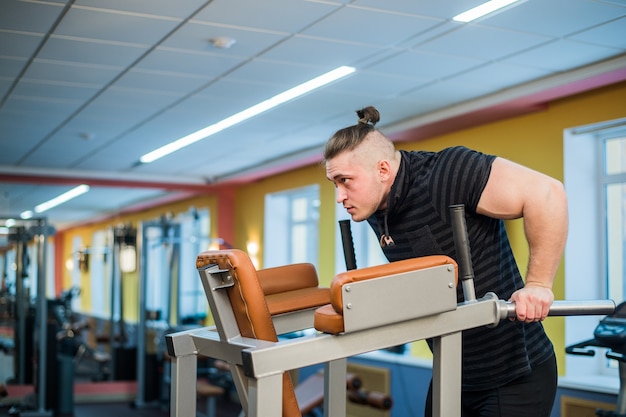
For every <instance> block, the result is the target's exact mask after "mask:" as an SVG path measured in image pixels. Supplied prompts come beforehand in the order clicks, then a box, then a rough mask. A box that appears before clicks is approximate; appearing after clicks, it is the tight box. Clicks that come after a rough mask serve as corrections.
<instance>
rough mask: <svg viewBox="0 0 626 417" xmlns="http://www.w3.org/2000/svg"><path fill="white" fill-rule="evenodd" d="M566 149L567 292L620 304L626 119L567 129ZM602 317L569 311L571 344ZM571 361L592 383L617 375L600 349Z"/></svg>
mask: <svg viewBox="0 0 626 417" xmlns="http://www.w3.org/2000/svg"><path fill="white" fill-rule="evenodd" d="M563 151H564V153H563V154H564V168H565V169H564V183H565V188H566V190H567V194H568V206H569V236H568V241H567V245H566V249H565V277H566V279H565V298H566V299H568V300H577V299H579V300H580V299H590V298H598V299H602V298H611V299H613V300H615V302H616V303H618V304H619V303H620V302H622V301H624V300H626V294H625V291H624V280H625V279H626V275H625V269H624V258H625V255H626V252H625V250H624V247H625V245H624V242H625V240H626V229H625V220H626V163H625V161H626V119H622V120H614V121H610V122H606V123H602V124H598V125H592V126H582V127H577V128H573V129H568V130H566V131H565V134H564V146H563ZM598 320H599V318H598V317H597V316H590V317H567V318H566V319H565V323H566V328H565V343H566V345H570V344H573V343H577V342H581V341H584V340H588V339H591V338H592V337H593V332H594V329H595V327H596V326H597V324H598ZM566 366H567V368H566V369H567V377H568V378H579V379H581V380H582V381H585V383H587V384H589V383H591V384H593V383H594V381H597V383H598V384H599V385H611V384H615V383H616V381H618V380H617V377H616V376H617V371H616V369H615V364H613V363H611V361H608V360H607V359H606V358H605V356H604V352H603V351H601V350H598V353H596V355H595V356H594V357H582V356H576V355H566ZM607 376H608V377H610V378H605V379H604V380H603V377H607ZM610 381H612V382H610Z"/></svg>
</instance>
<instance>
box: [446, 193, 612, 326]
mask: <svg viewBox="0 0 626 417" xmlns="http://www.w3.org/2000/svg"><path fill="white" fill-rule="evenodd" d="M449 210H450V221H451V223H452V234H453V238H454V247H455V249H456V252H457V257H458V259H457V260H456V261H457V263H458V265H459V275H460V278H461V282H462V284H463V293H464V295H465V301H466V302H472V301H475V300H476V296H475V294H474V270H473V268H472V257H471V252H470V244H469V237H468V234H467V226H466V224H465V206H464V205H463V204H455V205H451V206H450V207H449ZM494 296H495V295H494ZM495 297H496V298H497V296H495ZM498 310H499V315H500V320H504V319H507V318H514V317H515V316H516V313H515V303H512V302H507V301H503V300H500V303H499V306H498ZM614 312H615V301H613V300H579V301H564V300H558V301H554V302H553V303H552V305H551V306H550V311H549V312H548V316H553V317H554V316H594V315H608V314H613V313H614Z"/></svg>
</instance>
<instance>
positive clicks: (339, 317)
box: [314, 255, 458, 334]
mask: <svg viewBox="0 0 626 417" xmlns="http://www.w3.org/2000/svg"><path fill="white" fill-rule="evenodd" d="M441 265H453V266H454V271H455V274H454V277H455V285H457V284H458V267H457V264H456V262H455V261H454V259H452V258H449V257H447V256H444V255H433V256H425V257H421V258H411V259H406V260H403V261H397V262H391V263H389V264H385V265H377V266H371V267H368V268H362V269H353V270H351V271H347V272H343V273H341V274H338V275H336V276H335V278H333V281H332V282H331V284H330V304H327V305H325V306H323V307H320V308H318V309H317V310H315V317H314V327H315V328H316V329H317V330H319V331H321V332H324V333H330V334H339V333H342V332H344V330H345V327H344V321H343V299H342V294H343V293H342V287H343V286H344V285H345V284H349V283H351V282H357V281H364V280H367V279H373V278H380V277H384V276H389V275H396V274H401V273H404V272H410V271H416V270H419V269H426V268H432V267H435V266H441ZM373 307H374V308H375V306H373Z"/></svg>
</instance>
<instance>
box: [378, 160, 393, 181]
mask: <svg viewBox="0 0 626 417" xmlns="http://www.w3.org/2000/svg"><path fill="white" fill-rule="evenodd" d="M376 168H377V169H378V177H379V178H380V180H381V182H385V181H388V180H389V178H390V177H391V164H389V161H387V160H386V159H381V160H380V161H378V164H377V166H376Z"/></svg>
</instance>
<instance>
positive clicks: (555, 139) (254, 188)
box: [63, 83, 626, 374]
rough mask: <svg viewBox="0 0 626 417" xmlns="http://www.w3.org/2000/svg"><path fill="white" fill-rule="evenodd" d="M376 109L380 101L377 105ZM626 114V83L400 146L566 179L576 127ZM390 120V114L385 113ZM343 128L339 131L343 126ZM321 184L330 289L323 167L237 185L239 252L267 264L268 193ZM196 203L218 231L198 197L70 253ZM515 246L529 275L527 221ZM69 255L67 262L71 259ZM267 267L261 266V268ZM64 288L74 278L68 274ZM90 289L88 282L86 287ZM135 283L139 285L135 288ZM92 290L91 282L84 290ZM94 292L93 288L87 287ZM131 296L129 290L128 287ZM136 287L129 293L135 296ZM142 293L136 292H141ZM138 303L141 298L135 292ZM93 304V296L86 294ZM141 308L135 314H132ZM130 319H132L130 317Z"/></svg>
mask: <svg viewBox="0 0 626 417" xmlns="http://www.w3.org/2000/svg"><path fill="white" fill-rule="evenodd" d="M374 104H375V103H374ZM625 116H626V83H620V84H617V85H613V86H609V87H605V88H602V89H598V90H595V91H591V92H588V93H584V94H580V95H577V96H573V97H570V98H566V99H562V100H558V101H555V102H552V103H550V106H549V107H548V108H546V109H544V110H541V111H538V112H536V113H532V114H527V115H523V116H519V117H515V118H510V119H507V120H502V121H499V122H495V123H489V124H486V125H482V126H478V127H474V128H470V129H465V130H463V131H460V132H454V133H450V134H446V135H441V136H438V137H434V138H431V139H428V140H423V141H420V142H404V143H401V144H398V148H400V149H424V150H438V149H442V148H445V147H448V146H452V145H464V146H468V147H471V148H475V149H477V150H480V151H483V152H486V153H492V154H496V155H499V156H502V157H505V158H508V159H511V160H513V161H516V162H518V163H521V164H524V165H527V166H529V167H531V168H534V169H536V170H538V171H541V172H544V173H546V174H548V175H550V176H553V177H555V178H558V179H560V180H562V179H563V130H564V129H566V128H569V127H574V126H580V125H585V124H589V123H595V122H600V121H605V120H611V119H617V118H621V117H625ZM383 120H384V115H383ZM341 127H343V126H337V128H338V129H339V128H341ZM315 183H317V184H320V194H321V195H320V198H321V205H320V248H319V254H320V260H319V271H318V272H319V275H320V281H321V283H322V284H324V285H327V284H328V283H329V282H330V280H331V278H332V276H333V274H334V253H335V239H334V234H335V229H336V227H338V226H337V223H336V221H335V215H334V213H335V204H336V203H335V194H334V188H333V186H332V184H330V183H329V182H328V181H327V180H326V179H325V175H324V170H323V167H322V166H321V165H319V164H316V165H312V166H308V167H304V168H300V169H297V170H293V171H290V172H288V173H282V174H279V175H275V176H272V177H270V178H266V179H264V180H260V181H257V182H254V183H251V184H246V185H242V186H238V187H237V189H236V193H235V207H233V210H234V227H235V230H234V236H235V237H234V241H233V242H232V243H233V244H234V246H235V247H238V248H242V249H244V250H245V248H246V244H247V242H249V241H256V242H257V243H258V244H259V247H260V253H259V260H260V261H262V259H263V247H262V244H263V235H264V233H265V232H266V231H264V230H263V222H264V209H263V206H264V199H265V195H266V194H267V193H274V192H279V191H283V190H289V189H292V188H298V187H303V186H308V185H312V184H315ZM190 205H194V206H196V207H206V206H208V207H209V208H210V209H211V218H212V230H215V227H214V225H215V221H216V219H215V217H216V213H217V210H215V207H216V206H217V204H216V202H215V199H214V198H211V197H209V198H199V199H198V200H197V201H190V202H184V203H178V204H177V205H173V206H171V207H170V206H166V207H161V208H156V209H153V210H150V211H146V212H143V213H137V214H135V215H133V216H128V218H126V217H124V218H120V219H116V220H115V221H112V222H108V223H107V224H106V225H98V226H93V227H91V228H79V229H76V230H70V231H68V232H67V234H66V237H65V239H66V240H65V247H66V249H67V250H71V241H72V238H73V235H74V234H77V233H80V234H81V235H82V236H83V242H84V243H86V244H88V242H89V241H90V239H91V234H92V233H93V230H95V229H96V228H97V229H102V228H106V227H108V226H109V225H114V224H117V223H119V222H123V221H133V222H136V221H139V220H150V219H154V218H156V217H158V216H159V215H160V214H162V213H164V212H167V211H176V210H177V208H178V209H179V210H180V211H186V210H187V209H188V207H189V206H190ZM507 228H508V230H509V233H510V238H511V243H512V245H513V250H514V252H515V254H516V258H517V260H518V263H519V265H520V269H521V270H522V271H525V269H526V266H527V257H528V251H527V248H526V241H525V238H524V235H523V229H522V223H521V221H514V222H509V223H507ZM67 255H68V254H66V255H65V256H64V257H63V259H65V258H66V257H67ZM261 266H262V265H261ZM64 282H65V283H68V282H69V276H68V275H66V276H65V281H64ZM85 284H87V282H85ZM133 285H134V284H133ZM85 288H88V285H85ZM87 291H88V290H87ZM125 291H126V289H125ZM131 291H132V290H131V289H130V288H129V289H128V292H127V293H126V294H129V293H130V294H133V293H132V292H131ZM554 293H555V297H556V298H557V299H559V298H563V294H564V277H563V268H562V267H561V268H560V269H559V272H558V275H557V278H556V281H555V286H554ZM134 294H136V289H135V290H134ZM134 297H135V298H133V299H134V300H136V295H134ZM86 298H87V299H89V298H88V297H86ZM133 299H130V298H128V297H126V302H125V311H128V312H129V316H130V314H131V311H133V313H132V314H136V305H132V300H133ZM133 309H134V310H133ZM129 318H130V317H129ZM545 326H546V329H547V331H548V334H549V335H550V337H551V339H552V341H553V342H554V345H555V349H556V352H557V356H558V362H559V369H560V373H561V374H562V373H563V372H564V369H565V368H564V367H565V363H564V321H563V320H562V319H559V318H550V319H548V320H547V321H546V322H545ZM413 352H414V354H416V355H427V353H426V352H425V350H424V348H423V345H419V344H417V345H415V347H414V349H413Z"/></svg>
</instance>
